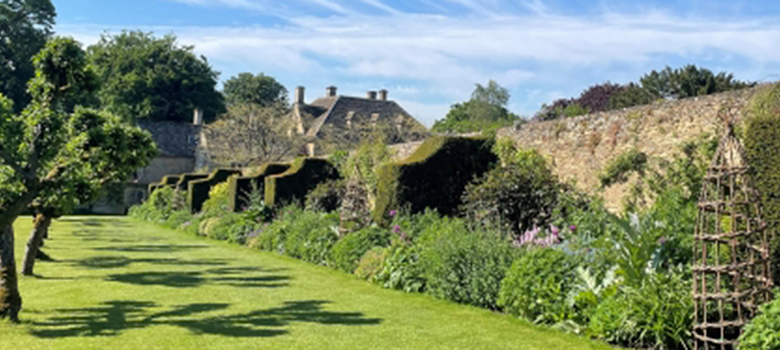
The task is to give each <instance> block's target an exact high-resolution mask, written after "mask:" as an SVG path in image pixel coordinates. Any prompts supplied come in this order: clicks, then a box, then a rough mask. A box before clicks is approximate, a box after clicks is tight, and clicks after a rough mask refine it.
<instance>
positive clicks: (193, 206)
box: [187, 169, 241, 213]
mask: <svg viewBox="0 0 780 350" xmlns="http://www.w3.org/2000/svg"><path fill="white" fill-rule="evenodd" d="M240 173H241V170H237V169H217V170H214V171H213V172H212V173H211V174H209V176H208V177H207V178H205V179H200V180H194V181H190V182H189V183H188V184H187V208H189V209H190V212H191V213H197V212H200V210H201V209H203V202H205V201H206V200H207V199H209V191H210V190H211V186H214V185H216V184H219V183H222V182H225V181H227V179H228V178H229V177H230V176H232V175H235V174H240Z"/></svg>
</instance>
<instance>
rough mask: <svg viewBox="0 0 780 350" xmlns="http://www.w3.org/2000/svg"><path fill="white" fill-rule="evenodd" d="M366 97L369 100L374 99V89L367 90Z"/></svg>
mask: <svg viewBox="0 0 780 350" xmlns="http://www.w3.org/2000/svg"><path fill="white" fill-rule="evenodd" d="M366 98H367V99H369V100H376V91H369V92H367V93H366Z"/></svg>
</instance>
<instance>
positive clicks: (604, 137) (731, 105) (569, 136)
mask: <svg viewBox="0 0 780 350" xmlns="http://www.w3.org/2000/svg"><path fill="white" fill-rule="evenodd" d="M766 86H767V85H759V86H757V87H755V88H750V89H745V90H739V91H730V92H725V93H720V94H714V95H709V96H703V97H694V98H687V99H682V100H678V101H661V102H656V103H653V104H650V105H645V106H637V107H632V108H627V109H623V110H617V111H609V112H602V113H595V114H590V115H585V116H580V117H575V118H567V119H561V120H553V121H546V122H531V123H527V124H523V125H519V126H517V127H509V128H504V129H501V130H499V131H498V136H499V137H510V138H512V139H513V140H514V141H515V143H516V144H517V145H518V146H520V147H524V148H535V149H537V150H539V152H540V153H542V154H544V155H545V156H548V157H549V158H550V159H551V161H552V164H553V166H554V169H555V172H556V173H557V174H558V175H559V176H560V177H561V178H562V179H565V180H572V181H575V182H576V184H577V186H578V187H579V188H580V189H583V190H586V191H589V192H591V193H593V192H595V191H596V188H597V187H598V184H599V183H598V174H599V172H600V171H601V170H602V169H603V168H604V166H605V165H606V164H607V163H608V162H609V161H610V160H611V159H613V158H614V157H615V156H617V155H619V154H620V153H622V152H624V151H626V150H629V149H631V148H634V147H636V148H637V149H638V150H639V151H642V152H644V153H646V154H647V155H648V156H650V157H669V156H671V155H673V154H674V153H675V152H678V151H679V147H678V146H679V145H680V144H681V143H683V142H685V141H691V140H694V139H696V138H697V137H698V136H699V135H701V134H702V133H710V134H719V133H720V130H722V125H723V124H722V123H720V122H719V121H718V113H719V111H721V109H725V110H728V111H730V112H733V113H735V114H737V115H740V117H741V111H742V110H743V109H744V108H745V107H746V105H747V103H748V101H749V100H750V98H751V97H752V96H753V95H754V94H755V93H756V91H758V90H759V89H763V88H766ZM628 186H629V185H628V184H624V185H615V186H612V187H610V188H608V189H606V190H605V191H604V197H605V201H606V204H607V206H608V207H610V208H611V209H618V208H619V207H620V204H621V199H622V198H623V194H624V191H625V190H626V189H627V188H628Z"/></svg>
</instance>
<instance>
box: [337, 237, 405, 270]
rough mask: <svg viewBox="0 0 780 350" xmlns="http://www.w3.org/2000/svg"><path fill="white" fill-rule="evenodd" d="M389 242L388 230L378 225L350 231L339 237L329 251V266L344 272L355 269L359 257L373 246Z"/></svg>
mask: <svg viewBox="0 0 780 350" xmlns="http://www.w3.org/2000/svg"><path fill="white" fill-rule="evenodd" d="M389 244H390V232H389V231H387V230H385V229H383V228H380V227H378V226H371V227H367V228H364V229H362V230H359V231H357V232H353V233H350V234H348V235H346V236H344V237H343V238H341V239H340V240H339V241H338V243H336V244H335V245H334V246H333V249H332V250H331V251H330V258H329V264H328V265H330V266H332V267H334V268H336V269H339V270H341V271H344V272H349V273H352V272H354V271H355V269H356V268H357V265H358V261H359V260H360V258H361V257H362V256H363V255H364V254H365V253H366V252H367V251H369V250H371V249H372V248H374V247H385V246H388V245H389Z"/></svg>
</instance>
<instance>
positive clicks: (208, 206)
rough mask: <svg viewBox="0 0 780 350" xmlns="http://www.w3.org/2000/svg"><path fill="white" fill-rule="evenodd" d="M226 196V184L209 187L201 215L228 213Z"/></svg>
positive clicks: (212, 215) (209, 215)
mask: <svg viewBox="0 0 780 350" xmlns="http://www.w3.org/2000/svg"><path fill="white" fill-rule="evenodd" d="M158 191H159V190H158ZM155 192H157V191H155ZM228 195H229V193H228V184H227V183H226V182H223V183H220V184H217V185H214V186H213V187H211V190H209V199H207V200H206V201H205V202H203V215H204V216H206V217H215V216H221V215H223V214H226V213H228V200H229V198H228Z"/></svg>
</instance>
